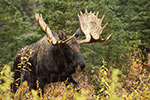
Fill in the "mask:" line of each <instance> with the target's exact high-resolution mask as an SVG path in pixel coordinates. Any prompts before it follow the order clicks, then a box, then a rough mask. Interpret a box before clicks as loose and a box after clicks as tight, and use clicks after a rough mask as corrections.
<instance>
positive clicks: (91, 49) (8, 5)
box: [0, 0, 150, 100]
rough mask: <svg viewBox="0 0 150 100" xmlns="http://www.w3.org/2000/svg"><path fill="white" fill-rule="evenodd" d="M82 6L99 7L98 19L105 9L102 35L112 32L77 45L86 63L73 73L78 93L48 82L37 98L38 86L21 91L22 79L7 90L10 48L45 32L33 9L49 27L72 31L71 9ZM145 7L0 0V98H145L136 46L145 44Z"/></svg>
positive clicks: (148, 7) (132, 0) (95, 0)
mask: <svg viewBox="0 0 150 100" xmlns="http://www.w3.org/2000/svg"><path fill="white" fill-rule="evenodd" d="M85 8H87V9H88V11H95V12H96V11H99V12H100V14H99V18H101V17H102V15H103V14H104V13H105V14H106V17H105V19H104V21H103V24H102V25H104V24H105V23H106V22H107V21H108V25H107V27H106V28H105V30H104V32H103V34H102V37H105V36H106V35H109V34H111V33H112V34H113V35H112V37H111V38H110V40H108V41H107V42H104V43H94V44H83V45H81V52H82V54H83V56H84V58H85V60H86V65H87V66H86V69H87V71H86V73H80V74H75V76H77V77H76V79H77V80H78V81H79V83H80V84H81V87H82V89H81V93H77V92H76V91H75V90H74V89H72V86H71V85H70V86H68V87H66V86H65V85H64V83H51V84H50V85H48V86H47V87H48V88H46V92H45V94H44V97H42V96H38V95H37V94H39V93H40V92H41V91H40V90H38V91H35V90H32V91H31V92H29V91H27V90H28V87H27V83H26V82H24V84H23V85H22V86H21V87H20V88H19V90H18V91H17V93H16V94H13V93H11V91H10V84H11V83H12V82H13V79H12V75H13V73H12V72H11V68H12V65H13V61H14V57H15V54H16V52H17V51H18V50H19V49H20V48H22V47H24V46H25V45H29V44H31V43H34V42H36V41H37V40H38V39H40V38H41V37H42V36H43V35H44V34H45V33H44V32H43V31H42V30H41V29H40V27H39V26H38V25H37V23H36V21H35V19H34V13H35V12H38V13H41V14H42V15H43V18H44V20H45V21H46V23H47V24H48V25H49V27H50V28H51V30H52V31H54V32H58V30H63V31H64V32H65V33H66V34H68V35H72V34H73V33H74V32H75V31H76V29H77V28H78V27H79V21H78V17H77V14H78V13H79V11H80V10H81V11H83V12H84V10H85ZM149 11H150V2H149V0H142V1H141V0H0V31H1V32H0V51H1V52H0V73H1V74H0V99H31V98H32V99H35V100H37V99H45V100H46V99H51V100H55V99H60V100H66V99H68V100H70V99H73V100H74V99H75V100H80V99H82V100H85V99H88V100H95V99H97V100H98V99H102V100H107V99H110V100H114V98H115V99H118V100H120V99H125V100H128V99H129V100H132V99H141V100H148V99H150V96H149V94H150V83H149V80H150V74H149V68H148V67H147V66H146V67H145V66H143V62H142V59H143V58H142V57H143V55H142V53H141V52H142V51H141V50H139V48H140V49H141V48H142V49H143V48H149V47H150V34H149V33H150V24H149V21H150V12H149ZM84 37H85V36H84V35H83V34H81V36H80V38H79V39H84ZM58 88H59V89H58Z"/></svg>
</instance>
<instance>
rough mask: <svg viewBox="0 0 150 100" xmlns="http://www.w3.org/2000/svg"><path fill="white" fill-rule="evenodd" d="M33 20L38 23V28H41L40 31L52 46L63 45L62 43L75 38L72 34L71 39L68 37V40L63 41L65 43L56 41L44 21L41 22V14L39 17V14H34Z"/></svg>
mask: <svg viewBox="0 0 150 100" xmlns="http://www.w3.org/2000/svg"><path fill="white" fill-rule="evenodd" d="M35 19H36V21H37V22H38V24H39V26H40V27H41V28H42V30H43V31H44V32H45V33H46V35H47V37H48V41H49V42H50V43H51V44H52V45H56V44H64V43H66V42H68V41H69V40H71V39H72V38H73V37H74V36H75V34H74V35H72V36H71V37H69V38H68V39H67V40H65V41H62V40H57V39H56V38H55V37H54V36H53V34H52V32H51V30H50V28H49V27H48V26H47V24H46V23H45V21H44V20H43V18H42V15H41V14H40V15H39V14H37V13H36V14H35Z"/></svg>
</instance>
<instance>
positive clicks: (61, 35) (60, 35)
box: [58, 30, 67, 40]
mask: <svg viewBox="0 0 150 100" xmlns="http://www.w3.org/2000/svg"><path fill="white" fill-rule="evenodd" d="M58 36H59V38H60V40H66V39H67V35H66V33H65V32H63V31H62V30H59V31H58Z"/></svg>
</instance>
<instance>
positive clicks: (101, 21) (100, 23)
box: [100, 13, 105, 25]
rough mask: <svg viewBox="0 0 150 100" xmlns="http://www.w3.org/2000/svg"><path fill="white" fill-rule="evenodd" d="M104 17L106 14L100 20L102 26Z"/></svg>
mask: <svg viewBox="0 0 150 100" xmlns="http://www.w3.org/2000/svg"><path fill="white" fill-rule="evenodd" d="M104 17H105V13H104V14H103V17H102V18H101V20H100V25H101V23H102V21H103V19H104Z"/></svg>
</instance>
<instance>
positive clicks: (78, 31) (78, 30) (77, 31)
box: [75, 27, 81, 38]
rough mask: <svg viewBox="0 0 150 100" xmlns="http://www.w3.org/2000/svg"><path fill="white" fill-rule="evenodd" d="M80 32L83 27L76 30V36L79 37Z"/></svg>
mask: <svg viewBox="0 0 150 100" xmlns="http://www.w3.org/2000/svg"><path fill="white" fill-rule="evenodd" d="M80 34H81V29H80V27H79V28H78V29H77V30H76V32H75V37H76V38H78V37H79V36H80Z"/></svg>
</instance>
